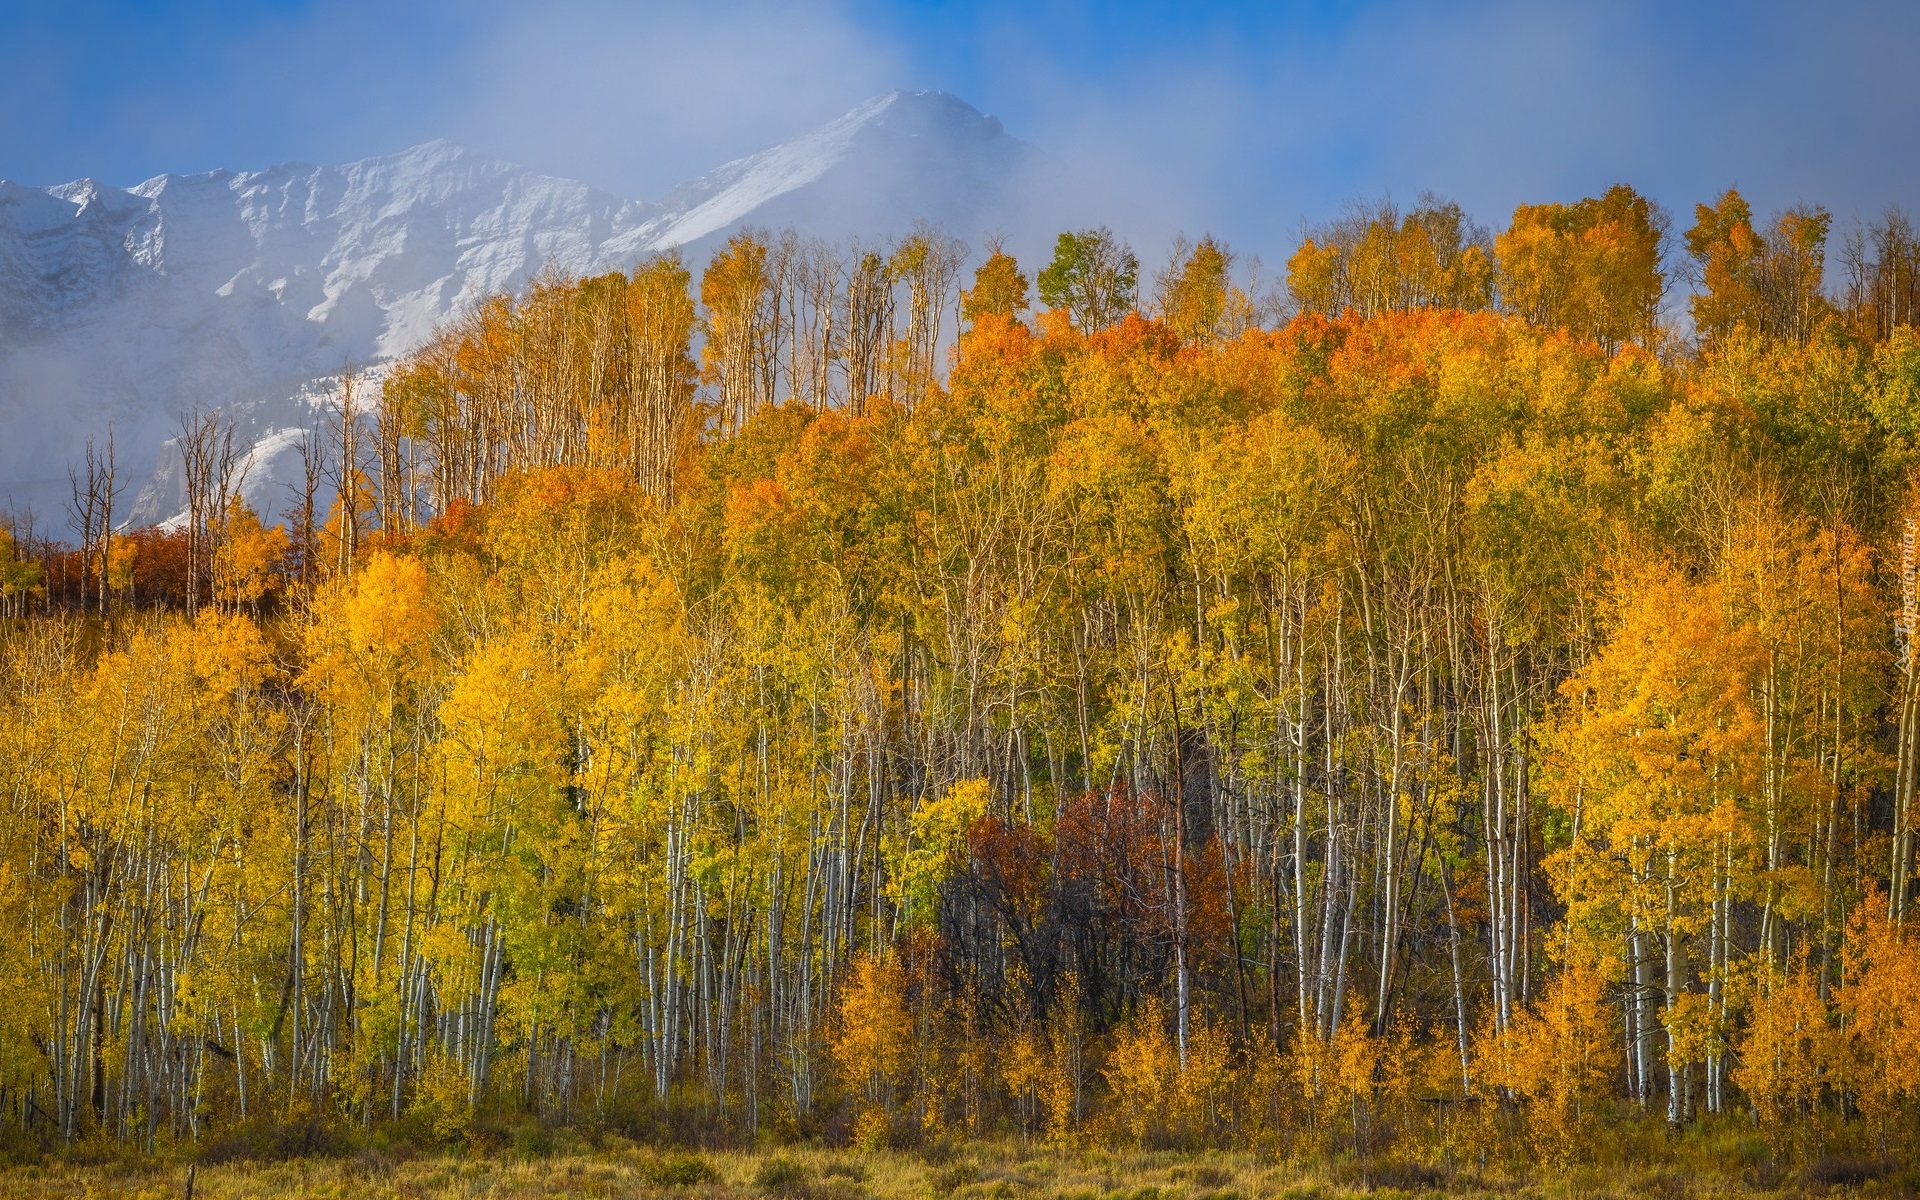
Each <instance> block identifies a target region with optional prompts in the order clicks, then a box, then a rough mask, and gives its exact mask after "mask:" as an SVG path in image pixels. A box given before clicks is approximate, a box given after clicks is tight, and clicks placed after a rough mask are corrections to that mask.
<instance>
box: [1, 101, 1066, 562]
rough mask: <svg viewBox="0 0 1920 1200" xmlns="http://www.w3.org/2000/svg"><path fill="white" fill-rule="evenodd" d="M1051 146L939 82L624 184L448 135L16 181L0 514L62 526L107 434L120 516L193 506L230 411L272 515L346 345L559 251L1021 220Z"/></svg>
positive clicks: (9, 196)
mask: <svg viewBox="0 0 1920 1200" xmlns="http://www.w3.org/2000/svg"><path fill="white" fill-rule="evenodd" d="M1040 164H1041V160H1040V156H1039V155H1038V154H1037V152H1035V151H1034V150H1033V148H1032V147H1030V146H1028V145H1026V144H1025V143H1023V142H1020V141H1018V140H1017V139H1015V138H1012V137H1010V136H1009V135H1008V134H1007V133H1006V131H1005V130H1004V129H1003V128H1001V125H1000V122H999V121H997V120H995V119H994V118H992V117H988V116H984V115H982V114H981V113H979V112H978V111H977V110H975V109H974V108H972V107H971V106H970V105H968V104H966V103H965V102H963V101H961V100H958V99H955V98H954V97H952V96H947V95H944V94H941V93H938V92H913V93H906V92H893V93H890V94H888V95H885V96H880V97H877V98H875V99H873V100H870V101H868V102H866V103H865V104H862V105H860V106H859V107H858V108H855V109H854V110H853V111H852V112H849V113H847V114H846V115H845V116H843V117H841V118H839V119H838V120H835V121H832V122H830V123H828V124H827V125H824V126H821V127H820V128H818V129H816V130H813V131H812V132H809V133H806V134H804V135H802V136H800V137H798V138H795V139H793V140H792V141H789V142H785V143H782V144H781V145H778V146H775V147H773V148H771V149H768V150H764V151H762V152H760V153H758V154H754V155H751V156H749V157H747V158H742V159H737V160H735V161H733V162H730V163H727V164H725V165H724V166H722V167H720V168H718V169H717V170H715V171H713V172H711V173H709V174H707V175H703V176H701V177H700V178H698V179H694V180H691V181H689V182H687V183H685V184H682V185H681V186H680V187H678V188H676V189H674V191H673V192H671V193H670V194H669V195H668V196H667V197H666V198H665V200H664V201H662V202H659V203H650V202H645V201H633V200H625V199H622V198H620V197H618V196H614V195H611V194H609V193H606V192H602V191H598V190H596V189H594V188H592V187H589V186H587V185H586V184H583V183H577V182H574V181H572V180H565V179H554V178H550V177H548V176H543V175H537V174H535V173H533V172H531V171H527V170H524V169H522V168H519V167H516V166H513V165H511V164H508V163H502V162H498V161H495V160H493V159H489V158H487V157H485V156H483V155H480V154H476V153H474V152H472V151H470V150H466V149H463V148H461V147H459V146H455V145H453V144H451V143H449V142H444V141H436V142H429V143H427V144H425V145H422V146H416V147H414V148H412V149H411V150H407V151H404V152H402V153H400V154H394V155H388V156H384V157H379V158H369V159H364V160H362V161H360V162H356V163H349V164H346V165H344V166H331V167H316V166H311V165H308V164H303V163H287V164H282V165H280V166H276V167H270V168H268V169H266V170H264V171H255V172H241V173H235V172H231V171H213V172H209V173H207V174H204V175H162V176H160V177H158V178H156V179H150V180H148V181H147V182H145V183H142V184H140V185H139V186H137V187H133V188H126V189H119V188H112V187H106V186H102V185H100V184H98V183H96V182H94V181H93V180H87V179H83V180H79V181H76V182H74V183H68V184H63V185H60V186H58V187H47V188H35V187H24V186H21V185H19V184H15V183H10V182H6V181H0V510H11V511H13V512H15V513H21V512H24V511H26V510H31V511H32V512H33V513H34V514H35V519H36V523H37V524H38V526H39V527H40V528H41V529H43V530H44V529H48V528H58V527H60V526H61V525H63V524H64V521H65V512H64V506H65V502H66V500H67V498H68V495H69V493H70V488H69V484H68V479H67V471H68V468H69V466H70V465H72V464H73V463H75V462H77V461H78V460H79V459H80V458H81V457H82V455H83V453H84V447H85V441H86V439H87V438H88V437H89V436H91V437H93V438H94V439H95V440H96V442H97V443H98V444H99V446H100V447H104V445H105V441H106V437H107V434H108V431H109V429H111V431H112V435H113V439H114V448H115V457H116V460H117V463H118V466H119V469H120V473H121V476H122V477H123V478H125V479H127V480H129V481H130V483H129V486H128V490H127V492H126V494H125V498H123V499H122V500H121V501H120V506H119V507H120V511H121V512H123V513H127V514H129V515H130V516H131V519H133V520H135V521H137V522H146V521H153V520H159V519H164V518H166V517H167V516H169V515H170V514H171V513H173V512H174V511H176V510H177V508H178V506H179V487H178V483H177V479H176V476H177V474H178V472H177V470H176V469H174V466H173V464H172V463H171V461H170V460H171V450H170V444H169V439H170V438H171V437H172V435H173V434H174V432H175V431H176V430H177V428H178V422H179V418H180V415H181V414H182V413H183V412H187V411H192V410H207V409H215V408H218V409H222V410H225V411H226V412H228V413H229V414H230V415H231V416H232V417H233V419H234V421H235V428H236V430H237V432H238V434H239V436H240V438H241V440H242V441H243V442H244V443H245V444H246V445H247V446H249V447H250V448H251V451H252V453H251V456H250V467H249V471H248V475H247V480H246V488H245V490H246V492H247V494H248V497H249V499H250V500H252V501H253V503H254V504H255V505H256V507H259V508H261V509H262V510H263V511H266V512H272V511H274V510H277V509H279V508H280V507H282V506H283V505H284V504H285V503H286V502H287V500H288V499H289V493H288V489H287V487H286V486H285V483H284V481H288V480H291V479H292V478H293V477H294V472H293V470H291V469H290V466H291V463H292V461H293V459H294V457H295V453H294V447H295V446H296V445H297V442H298V437H297V436H296V434H295V431H298V430H302V429H304V428H306V427H307V426H309V425H311V424H312V423H313V421H314V418H315V414H316V411H317V410H318V409H320V408H322V407H324V406H325V405H326V404H328V403H329V402H330V400H331V398H332V397H333V396H334V394H335V393H336V391H337V387H338V377H339V373H340V372H341V370H342V368H343V367H344V366H345V365H347V364H354V365H356V366H360V367H367V366H371V367H372V368H373V370H374V372H375V373H376V374H377V371H378V368H379V364H380V363H382V362H384V361H387V360H390V359H391V358H393V357H394V356H397V355H400V354H403V353H405V352H406V351H407V350H409V349H411V348H412V347H413V346H415V345H417V344H418V343H419V342H420V341H421V340H422V339H424V338H425V337H426V336H427V335H428V334H429V333H430V332H431V331H432V329H433V328H434V326H435V325H436V324H437V323H438V322H440V321H441V320H443V319H445V318H446V317H448V316H450V315H452V314H454V313H456V312H458V311H460V310H461V309H462V308H463V306H466V305H469V304H471V303H474V302H476V301H478V300H479V299H481V298H483V297H485V296H487V295H489V294H492V293H494V292H498V291H502V290H509V289H514V288H518V287H521V286H523V285H524V284H525V283H526V282H527V281H528V280H530V279H532V278H533V277H535V276H536V275H538V274H539V273H540V272H542V271H543V270H547V269H550V268H551V269H556V270H559V271H562V272H566V273H570V274H583V273H592V272H598V271H606V270H615V269H622V270H623V269H627V268H629V267H631V266H632V265H633V264H634V263H635V262H636V261H638V260H639V259H641V258H643V257H644V256H645V255H647V254H649V253H652V252H654V251H658V250H664V249H668V248H673V247H681V248H683V249H684V252H685V253H687V254H688V255H689V256H690V257H693V258H696V259H697V258H700V257H702V256H703V255H704V253H705V252H706V251H707V250H708V249H710V248H711V247H712V246H714V245H717V244H718V243H719V242H720V241H721V240H723V239H724V238H725V237H726V236H727V235H728V234H730V233H731V232H732V231H734V230H736V229H738V228H739V227H740V226H742V225H746V224H751V225H756V226H761V227H769V228H778V227H784V226H788V225H791V226H793V227H795V228H797V229H799V230H801V231H803V232H805V233H810V234H816V235H820V236H826V237H834V238H839V237H847V236H854V235H857V236H860V237H862V238H864V239H868V240H875V239H879V238H883V237H887V236H895V235H898V234H900V233H904V232H906V231H907V230H908V229H909V228H910V227H911V226H912V225H913V224H914V223H915V222H916V221H919V220H927V221H932V222H934V223H937V224H940V225H942V226H944V227H945V228H946V229H948V230H949V231H950V232H953V233H955V234H957V235H959V236H961V237H965V238H968V239H969V240H974V241H976V242H977V239H978V238H979V237H980V236H981V235H983V234H986V233H990V232H1002V233H1012V234H1020V233H1023V232H1024V231H1025V230H1026V228H1027V227H1028V226H1029V225H1030V224H1032V221H1033V218H1034V216H1035V215H1036V214H1035V213H1034V212H1033V211H1032V210H1033V209H1034V204H1033V201H1032V197H1033V196H1035V195H1038V194H1039V192H1038V191H1037V190H1036V189H1035V186H1034V182H1033V181H1034V180H1035V179H1036V178H1037V172H1038V170H1039V169H1040Z"/></svg>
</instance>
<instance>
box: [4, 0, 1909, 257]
mask: <svg viewBox="0 0 1920 1200" xmlns="http://www.w3.org/2000/svg"><path fill="white" fill-rule="evenodd" d="M1917 51H1920V4H1914V3H1911V2H1906V0H1902V2H1897V3H1896V2H1885V0H1879V2H1873V3H1845V2H1832V3H1826V4H1813V3H1766V2H1755V3H1746V4H1733V3H1714V4H1685V3H1678V2H1673V3H1667V4H1653V3H1638V2H1635V0H1625V2H1616V3H1606V4H1601V3H1581V2H1573V0H1569V2H1564V3H1551V4H1549V3H1533V4H1523V3H1500V2H1465V0H1461V2H1445V0H1441V2H1437V3H1425V4H1414V3H1331V2H1328V3H1298V4H1218V5H1205V4H1172V3H1135V4H1093V3H1064V2H1063V3H1047V2H1045V0H1038V2H1028V3H1009V2H1003V0H974V2H970V3H954V2H950V0H929V2H923V3H900V2H894V3H887V2H882V0H842V2H839V3H830V4H820V5H813V6H806V5H795V4H765V3H761V4H752V3H749V4H733V3H725V2H721V0H704V2H683V0H676V2H671V3H624V4H623V3H615V2H613V0H584V2H577V3H541V4H534V3H526V2H524V0H516V2H511V3H510V2H506V0H465V2H456V0H428V2H426V3H404V2H401V0H379V2H376V0H307V2H296V0H266V2H261V0H254V2H252V3H244V4H242V3H213V2H210V0H178V2H175V3H158V2H156V3H128V2H120V3H87V2H84V0H75V2H71V3H51V2H43V0H0V177H4V178H11V179H14V180H17V181H19V182H23V183H34V184H46V183H54V182H60V181H64V180H67V179H71V178H75V177H77V176H81V175H91V176H94V177H96V178H99V179H101V180H103V181H106V182H110V183H115V184H120V185H127V184H131V183H134V182H136V181H138V180H140V179H142V178H146V177H148V176H150V175H153V174H157V173H159V172H162V171H170V170H171V171H196V170H206V169H209V168H212V167H217V166H226V167H234V168H251V167H259V166H265V165H267V164H270V163H273V162H278V161H283V160H287V159H304V160H308V161H345V160H349V159H354V158H359V157H363V156H366V155H369V154H375V153H381V152H386V151H391V150H395V149H399V148H402V147H404V146H407V145H410V144H412V143H415V142H418V141H422V140H425V139H427V138H431V137H436V136H445V137H451V138H453V139H455V140H457V141H460V142H463V143H465V144H467V145H470V146H472V147H474V148H476V149H479V150H483V151H486V152H489V153H492V154H495V155H498V156H500V157H503V158H508V159H512V160H514V161H517V162H522V163H525V164H527V165H529V166H532V167H535V168H537V169H540V170H543V171H547V172H550V173H553V174H559V175H567V176H571V177H574V178H579V179H584V180H586V181H587V182H590V183H593V184H595V185H597V186H600V187H604V188H607V189H609V190H612V191H615V192H619V193H621V194H624V195H629V196H635V197H649V198H657V197H658V196H660V195H661V194H662V193H664V192H665V191H666V190H667V189H668V188H669V187H671V186H672V185H673V184H674V183H675V182H678V181H679V180H680V179H683V178H685V177H687V176H688V175H691V174H695V173H698V172H700V171H702V170H705V169H707V168H709V167H711V166H713V165H715V164H717V163H718V162H720V161H722V160H724V159H726V158H730V157H734V156H737V155H740V154H743V153H748V152H751V151H752V150H755V149H758V148H760V147H762V146H764V145H766V144H769V143H771V142H774V141H777V140H779V139H781V138H783V137H786V136H789V135H791V134H793V133H796V132H799V131H800V130H802V129H804V128H807V127H808V126H810V125H812V124H814V123H817V122H818V121H821V120H824V119H827V118H830V117H832V116H834V115H836V114H838V113H839V112H841V111H844V110H845V109H846V108H848V107H850V106H851V105H852V104H853V103H855V102H857V101H859V100H860V99H862V98H864V97H866V96H868V95H871V94H874V93H876V92H879V91H884V90H886V89H887V88H890V87H907V88H921V87H931V88H940V89H943V90H947V91H951V92H954V93H956V94H958V95H960V96H962V97H964V98H966V99H968V100H969V101H971V102H972V103H974V104H975V105H977V106H978V107H980V108H982V109H984V110H986V111H989V112H993V113H995V114H996V115H998V116H1000V117H1001V118H1002V119H1003V120H1004V121H1005V122H1006V124H1007V126H1008V128H1009V129H1010V130H1011V131H1013V132H1014V133H1015V134H1017V135H1019V136H1022V137H1025V138H1027V139H1028V140H1030V141H1033V142H1036V143H1038V144H1040V145H1041V146H1043V147H1045V148H1046V149H1048V150H1049V151H1052V152H1054V153H1055V154H1058V155H1061V156H1063V157H1066V158H1069V159H1071V160H1072V161H1073V162H1075V163H1076V165H1077V166H1078V167H1079V169H1080V170H1081V172H1082V174H1083V177H1084V178H1085V179H1087V181H1088V183H1089V186H1090V187H1092V188H1094V189H1096V190H1101V189H1104V190H1107V191H1111V192H1113V193H1115V194H1125V195H1126V196H1127V197H1128V198H1129V199H1130V200H1131V201H1134V202H1141V203H1145V204H1147V205H1149V206H1151V207H1153V208H1154V209H1155V210H1156V211H1158V212H1159V213H1161V214H1162V216H1163V217H1164V218H1165V219H1166V220H1167V221H1169V222H1171V223H1172V224H1173V225H1175V226H1178V227H1184V228H1187V229H1188V230H1189V231H1191V232H1193V233H1195V234H1197V233H1199V232H1203V231H1212V232H1216V233H1220V234H1222V235H1224V236H1225V237H1227V238H1228V239H1229V240H1230V241H1232V242H1234V243H1235V244H1236V245H1241V246H1246V247H1250V248H1253V249H1255V250H1257V251H1260V252H1263V253H1269V254H1271V253H1274V252H1281V251H1283V250H1284V247H1285V246H1286V245H1287V244H1289V243H1290V241H1291V240H1292V238H1293V236H1294V235H1295V234H1297V232H1298V230H1299V228H1300V224H1301V222H1302V221H1303V220H1319V219H1324V218H1326V217H1329V216H1332V215H1335V214H1337V213H1338V211H1339V209H1340V206H1341V205H1342V203H1343V202H1345V201H1346V200H1348V199H1351V198H1353V197H1356V196H1378V195H1381V194H1383V193H1390V194H1392V195H1394V196H1396V197H1400V198H1403V199H1410V198H1412V197H1413V196H1414V195H1416V194H1417V193H1419V192H1420V191H1422V190H1423V189H1432V190H1434V191H1437V192H1440V193H1442V194H1444V195H1447V196H1450V197H1452V198H1455V199H1458V200H1459V201H1460V202H1461V203H1462V204H1464V205H1465V206H1466V207H1467V208H1468V210H1469V211H1470V212H1472V213H1473V214H1474V215H1475V216H1477V217H1478V218H1479V219H1481V220H1482V221H1484V222H1486V223H1488V224H1491V225H1499V224H1502V223H1504V219H1505V217H1506V216H1507V214H1509V213H1510V212H1511V210H1512V207H1513V205H1514V204H1516V203H1519V202H1522V201H1535V200H1550V199H1559V200H1571V199H1577V198H1578V197H1579V196H1582V195H1587V194H1594V193H1597V192H1598V191H1599V190H1601V189H1603V188H1605V187H1606V186H1607V185H1609V184H1611V183H1614V182H1617V181H1626V182H1630V183H1633V184H1634V185H1636V186H1638V187H1640V188H1641V189H1642V190H1644V191H1646V192H1648V193H1649V194H1651V195H1652V196H1654V197H1655V198H1656V199H1657V200H1659V201H1660V202H1661V203H1663V204H1664V205H1665V206H1666V207H1667V208H1668V209H1670V210H1672V211H1673V213H1674V215H1675V218H1676V225H1678V226H1680V227H1682V228H1684V226H1685V224H1686V223H1688V222H1687V219H1688V217H1689V216H1690V213H1691V208H1692V205H1693V204H1694V202H1696V201H1698V200H1702V199H1706V198H1709V197H1710V196H1712V195H1715V194H1717V193H1718V192H1719V191H1720V190H1722V189H1724V188H1725V187H1727V186H1728V185H1730V184H1737V185H1738V186H1740V187H1741V188H1742V189H1743V191H1745V192H1746V193H1747V194H1748V196H1749V198H1750V199H1751V200H1752V201H1753V202H1754V205H1755V207H1756V209H1759V210H1760V211H1762V212H1763V213H1764V212H1767V211H1771V210H1773V209H1777V208H1779V207H1782V206H1784V205H1787V204H1791V203H1795V202H1798V201H1803V200H1804V201H1811V202H1817V203H1824V204H1826V205H1827V206H1829V207H1830V208H1831V209H1832V210H1833V211H1834V212H1835V213H1836V215H1838V216H1840V217H1841V218H1842V220H1843V222H1844V221H1845V220H1846V219H1849V218H1851V217H1854V216H1867V215H1871V214H1873V213H1876V212H1878V211H1879V210H1880V209H1881V208H1883V207H1884V206H1886V205H1887V204H1889V203H1896V202H1898V203H1902V204H1903V205H1905V206H1907V207H1908V208H1909V209H1913V208H1920V136H1916V114H1920V71H1916V70H1915V68H1914V65H1913V64H1914V62H1915V61H1916V52H1917Z"/></svg>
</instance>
